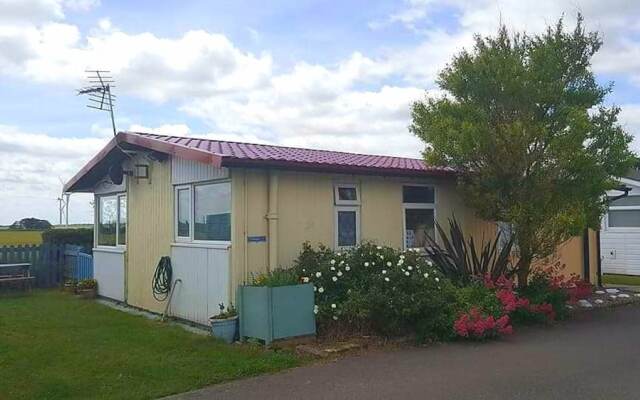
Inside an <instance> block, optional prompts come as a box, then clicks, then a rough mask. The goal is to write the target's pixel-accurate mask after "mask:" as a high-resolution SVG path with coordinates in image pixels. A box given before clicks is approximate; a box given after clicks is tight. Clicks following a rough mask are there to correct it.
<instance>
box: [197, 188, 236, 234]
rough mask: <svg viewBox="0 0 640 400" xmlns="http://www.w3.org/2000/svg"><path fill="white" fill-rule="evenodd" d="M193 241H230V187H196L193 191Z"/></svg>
mask: <svg viewBox="0 0 640 400" xmlns="http://www.w3.org/2000/svg"><path fill="white" fill-rule="evenodd" d="M193 191H194V197H195V199H194V200H195V206H194V207H195V208H194V217H195V221H194V239H195V240H222V241H230V240H231V185H230V184H229V183H228V182H225V183H214V184H210V185H198V186H195V187H194V189H193Z"/></svg>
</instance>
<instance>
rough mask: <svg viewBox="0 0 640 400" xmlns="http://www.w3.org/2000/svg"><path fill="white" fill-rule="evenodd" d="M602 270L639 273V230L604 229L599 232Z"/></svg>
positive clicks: (627, 273)
mask: <svg viewBox="0 0 640 400" xmlns="http://www.w3.org/2000/svg"><path fill="white" fill-rule="evenodd" d="M600 251H601V254H602V272H604V273H609V274H625V275H640V230H639V229H627V230H615V229H604V230H602V231H601V232H600Z"/></svg>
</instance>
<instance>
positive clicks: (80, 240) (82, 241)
mask: <svg viewBox="0 0 640 400" xmlns="http://www.w3.org/2000/svg"><path fill="white" fill-rule="evenodd" d="M42 241H43V243H49V244H75V245H78V246H82V247H84V248H85V249H86V250H87V251H91V249H92V248H93V229H91V228H77V229H74V228H69V229H49V230H48V231H45V232H43V233H42Z"/></svg>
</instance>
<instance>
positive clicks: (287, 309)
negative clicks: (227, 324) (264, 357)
mask: <svg viewBox="0 0 640 400" xmlns="http://www.w3.org/2000/svg"><path fill="white" fill-rule="evenodd" d="M236 297H237V298H236V305H237V308H238V314H239V316H240V339H244V338H247V337H251V338H256V339H262V340H264V342H265V344H269V343H271V342H272V341H273V340H276V339H285V338H291V337H297V336H307V335H315V333H316V318H315V314H314V313H313V306H314V304H315V301H314V293H313V285H311V284H309V283H306V284H300V285H289V286H276V287H267V286H240V287H239V288H238V291H237V293H236Z"/></svg>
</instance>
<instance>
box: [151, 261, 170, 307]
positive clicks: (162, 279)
mask: <svg viewBox="0 0 640 400" xmlns="http://www.w3.org/2000/svg"><path fill="white" fill-rule="evenodd" d="M172 275H173V268H172V267H171V258H170V257H169V256H162V257H161V258H160V261H158V266H157V267H156V272H155V273H154V274H153V281H152V282H151V288H152V290H153V297H154V298H155V299H156V300H158V301H165V300H166V299H167V297H168V296H169V291H170V290H171V276H172Z"/></svg>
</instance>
